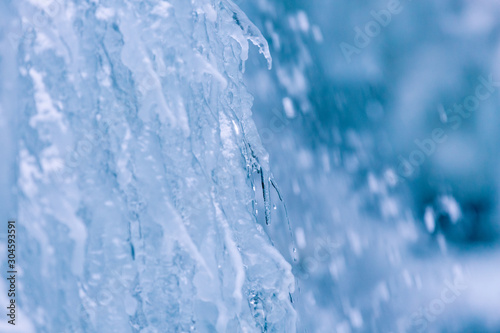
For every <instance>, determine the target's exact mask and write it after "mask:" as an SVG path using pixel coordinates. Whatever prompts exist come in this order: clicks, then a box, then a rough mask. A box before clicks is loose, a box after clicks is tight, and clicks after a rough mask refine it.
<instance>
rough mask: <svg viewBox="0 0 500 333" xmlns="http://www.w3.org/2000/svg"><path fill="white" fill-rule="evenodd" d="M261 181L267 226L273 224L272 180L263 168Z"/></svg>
mask: <svg viewBox="0 0 500 333" xmlns="http://www.w3.org/2000/svg"><path fill="white" fill-rule="evenodd" d="M260 180H261V182H262V194H263V197H264V213H265V216H266V224H267V225H269V223H271V193H270V191H269V185H270V178H269V176H268V175H267V172H264V170H263V169H262V168H260Z"/></svg>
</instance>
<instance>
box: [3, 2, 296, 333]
mask: <svg viewBox="0 0 500 333" xmlns="http://www.w3.org/2000/svg"><path fill="white" fill-rule="evenodd" d="M1 6H2V14H1V15H2V17H3V18H4V19H5V20H3V19H2V27H1V28H2V34H1V36H2V41H1V43H2V52H1V53H0V56H1V62H0V66H1V67H0V71H1V75H2V80H1V82H2V86H1V91H0V93H1V104H0V105H1V109H0V111H1V123H0V126H2V129H3V130H4V131H2V133H1V135H2V140H3V142H5V143H6V144H5V145H3V146H4V148H2V159H3V160H4V161H6V162H5V164H2V168H4V169H6V171H7V172H8V174H6V175H7V176H4V174H3V173H2V178H1V181H2V199H7V200H3V201H2V204H1V208H2V211H5V212H8V214H10V215H11V216H12V217H14V218H16V219H17V220H18V221H19V225H20V226H21V227H20V228H19V231H18V237H19V248H20V250H19V258H20V259H19V270H20V275H19V281H21V282H20V289H21V293H20V296H19V299H18V301H19V303H20V310H21V311H22V313H23V314H24V315H23V316H21V317H20V318H19V321H20V322H22V323H24V324H23V325H24V327H18V329H19V330H20V331H23V332H51V333H52V332H120V333H122V332H190V331H197V332H213V331H218V332H261V331H269V332H293V331H295V311H294V309H293V307H292V303H291V297H290V293H292V292H293V290H294V277H293V275H292V273H291V266H290V264H289V263H288V262H287V261H286V260H285V259H284V258H283V257H282V255H281V254H280V253H279V252H278V251H277V250H276V249H275V248H274V247H273V246H272V244H271V241H270V239H269V238H268V236H267V234H266V233H265V231H264V230H263V229H262V227H261V226H260V225H259V224H257V223H256V218H255V209H254V200H255V198H256V196H259V197H262V193H256V190H255V186H254V181H253V179H254V178H258V179H259V182H261V183H262V184H263V185H264V187H263V193H264V197H265V198H266V209H265V211H266V216H268V217H269V216H270V204H269V199H270V192H269V187H270V179H271V174H270V171H269V166H268V156H267V153H266V152H265V151H264V149H263V147H262V145H261V142H260V139H259V136H258V134H257V131H256V128H255V125H254V123H253V121H252V119H251V115H252V113H251V107H252V97H251V95H250V94H249V93H248V91H247V89H246V88H245V86H244V84H243V82H242V75H243V74H242V73H243V70H244V67H245V66H244V64H245V61H246V60H247V58H248V50H249V45H251V44H255V45H256V46H257V47H258V48H259V50H260V52H261V53H262V54H263V55H264V56H265V57H266V61H267V62H268V65H269V66H270V64H271V58H270V55H269V50H268V46H267V42H266V40H265V39H264V38H263V37H262V35H261V34H260V32H259V31H258V29H257V28H256V27H255V26H254V25H253V24H252V23H251V22H250V21H249V20H248V18H247V17H246V15H245V14H244V13H243V12H242V11H241V10H240V9H239V8H238V7H237V6H236V5H235V4H233V3H232V2H231V1H226V0H223V1H209V0H194V1H185V0H171V1H168V2H167V1H159V0H152V1H132V0H120V1H113V0H111V1H62V0H61V1H59V0H57V1H43V0H30V1H22V2H13V1H11V2H5V1H3V2H2V3H1ZM249 42H250V43H249ZM259 191H260V190H259V189H257V192H259ZM2 216H3V214H2ZM4 245H5V244H3V243H2V244H0V248H1V249H2V251H3V249H4V248H5V246H4ZM2 256H3V252H2ZM2 269H3V267H2ZM0 287H2V285H0ZM2 290H5V285H3V287H2ZM1 293H2V295H3V294H4V292H3V291H2V292H1Z"/></svg>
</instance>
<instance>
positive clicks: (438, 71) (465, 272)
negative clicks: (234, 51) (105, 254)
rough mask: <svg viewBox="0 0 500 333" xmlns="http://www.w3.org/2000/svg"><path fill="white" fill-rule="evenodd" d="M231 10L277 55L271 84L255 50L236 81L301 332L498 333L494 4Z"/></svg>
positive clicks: (499, 47)
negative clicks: (246, 97)
mask: <svg viewBox="0 0 500 333" xmlns="http://www.w3.org/2000/svg"><path fill="white" fill-rule="evenodd" d="M238 3H239V5H240V6H241V7H242V8H243V9H244V11H245V12H247V13H248V15H249V17H250V19H251V20H253V21H254V22H255V23H256V25H257V26H258V27H259V28H260V29H261V31H262V32H263V33H264V35H265V37H266V39H267V40H268V41H269V44H270V48H271V54H272V56H273V65H274V67H273V69H272V70H271V71H267V70H265V66H264V65H263V64H264V60H263V59H262V57H260V58H259V56H257V52H254V53H255V56H253V57H250V61H249V64H247V66H246V67H247V70H246V73H245V78H246V83H247V85H248V86H249V90H250V92H251V93H252V94H253V95H254V96H255V101H254V108H253V112H254V116H255V119H256V122H257V127H258V130H259V133H260V135H261V137H262V140H263V143H264V146H265V148H266V149H267V150H268V151H269V154H270V158H271V169H272V171H273V173H274V176H275V177H276V180H277V183H278V184H279V185H280V186H281V188H282V192H283V197H284V198H285V202H286V204H287V208H288V215H289V217H290V223H291V225H292V228H293V231H294V239H293V241H294V242H295V244H296V247H297V248H298V252H297V257H298V259H297V260H296V261H295V262H294V265H293V270H294V274H295V275H296V276H297V277H298V282H297V284H298V287H299V290H300V291H299V292H298V293H296V295H295V297H296V307H297V308H298V312H299V322H300V327H301V329H304V330H306V331H308V332H327V331H330V332H333V331H336V332H499V331H500V321H499V318H500V316H499V315H500V312H499V311H500V310H499V309H500V301H499V299H500V298H499V296H500V286H499V284H498V282H497V281H498V279H499V278H500V268H499V267H498V265H497V263H498V261H499V260H500V252H499V247H498V231H499V222H498V221H499V220H498V217H499V216H498V213H499V205H498V190H499V175H498V171H497V170H498V166H499V160H498V156H499V148H498V145H497V142H498V139H499V136H498V128H499V125H500V123H499V121H500V116H499V113H498V110H499V109H500V94H499V91H498V90H499V88H500V85H499V84H498V82H500V72H499V64H498V55H499V51H500V34H499V32H500V29H499V28H500V21H499V20H498V17H499V16H498V14H499V12H500V6H499V5H498V4H496V3H494V2H491V1H456V0H451V1H439V2H435V1H319V0H312V1H307V2H305V1H266V0H261V1H256V2H255V3H251V4H250V3H247V2H244V1H239V2H238ZM254 51H255V50H254ZM435 139H437V140H435ZM277 214H278V215H279V216H281V220H280V224H278V223H276V224H275V225H274V226H272V227H271V229H272V231H271V234H272V236H271V238H273V239H275V240H276V239H280V236H279V235H281V234H283V230H284V229H285V226H284V222H281V221H284V220H283V213H282V212H280V211H278V213H277ZM280 214H281V215H280ZM277 243H278V244H279V246H280V250H281V252H282V253H284V254H288V255H289V256H290V257H289V258H290V259H289V260H293V259H292V258H293V253H292V252H290V251H292V248H293V246H294V245H291V243H290V241H289V240H288V239H284V240H282V241H281V242H277ZM457 276H462V277H463V279H464V281H467V282H465V284H466V286H467V288H464V291H463V292H461V294H460V296H457V298H456V299H455V300H454V301H452V302H451V301H450V303H447V302H444V303H443V302H442V301H444V300H441V297H442V295H443V293H446V291H443V290H446V288H447V282H452V281H453V280H454V279H455V278H456V277H457ZM443 304H445V305H444V306H443Z"/></svg>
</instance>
